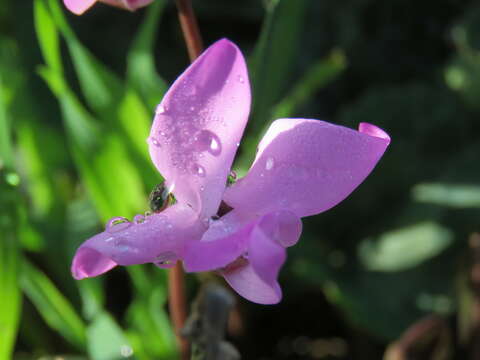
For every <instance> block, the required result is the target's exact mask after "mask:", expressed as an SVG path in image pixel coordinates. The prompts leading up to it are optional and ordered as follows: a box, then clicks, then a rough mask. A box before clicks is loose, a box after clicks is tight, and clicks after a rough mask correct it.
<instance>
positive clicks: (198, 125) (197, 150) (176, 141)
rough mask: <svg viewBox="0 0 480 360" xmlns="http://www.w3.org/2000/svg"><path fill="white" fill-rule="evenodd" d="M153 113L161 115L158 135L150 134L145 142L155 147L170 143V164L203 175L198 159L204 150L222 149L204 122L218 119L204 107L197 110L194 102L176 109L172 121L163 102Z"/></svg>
mask: <svg viewBox="0 0 480 360" xmlns="http://www.w3.org/2000/svg"><path fill="white" fill-rule="evenodd" d="M190 103H191V101H190ZM177 106H178V105H177ZM206 108H207V109H208V107H206ZM155 112H156V115H157V117H158V116H160V117H161V119H159V120H160V122H159V124H160V126H159V128H160V130H158V131H157V132H158V133H157V134H152V135H151V136H150V137H149V139H148V142H149V143H150V144H152V145H153V146H156V147H161V146H162V144H165V145H169V149H175V151H172V152H171V153H170V154H169V155H170V164H171V166H173V167H175V168H177V170H178V171H179V172H180V173H184V174H186V173H188V174H192V175H196V176H198V177H205V176H206V169H205V168H204V166H202V165H201V164H200V161H199V160H200V159H201V158H202V157H203V156H204V154H205V153H207V154H210V155H212V156H219V155H220V154H221V152H222V143H221V141H220V138H219V137H218V136H217V135H216V134H215V133H213V132H212V131H210V130H208V129H206V125H207V124H208V123H209V122H210V121H219V118H218V117H215V116H213V114H211V113H208V110H204V109H203V107H202V110H199V111H197V108H196V107H195V106H194V105H191V106H189V107H188V108H181V111H178V110H176V111H175V121H174V120H173V119H172V117H171V116H170V114H169V109H168V108H167V107H166V106H165V105H162V104H161V105H159V106H158V107H157V109H156V111H155Z"/></svg>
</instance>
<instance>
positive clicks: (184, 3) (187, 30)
mask: <svg viewBox="0 0 480 360" xmlns="http://www.w3.org/2000/svg"><path fill="white" fill-rule="evenodd" d="M176 4H177V9H178V18H179V20H180V26H181V27H182V32H183V37H184V38H185V43H186V45H187V51H188V56H189V57H190V61H193V60H195V59H196V58H197V57H198V55H200V53H201V52H202V51H203V44H202V37H201V36H200V31H199V29H198V25H197V20H196V18H195V14H194V13H193V8H192V2H191V1H190V0H176Z"/></svg>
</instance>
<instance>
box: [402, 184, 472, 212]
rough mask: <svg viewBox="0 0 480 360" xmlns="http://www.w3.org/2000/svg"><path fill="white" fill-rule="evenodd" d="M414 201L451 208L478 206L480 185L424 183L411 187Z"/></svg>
mask: <svg viewBox="0 0 480 360" xmlns="http://www.w3.org/2000/svg"><path fill="white" fill-rule="evenodd" d="M412 196H413V199H414V200H415V201H418V202H423V203H430V204H436V205H442V206H447V207H452V208H479V207H480V186H477V185H466V184H442V183H424V184H418V185H415V186H414V187H413V189H412Z"/></svg>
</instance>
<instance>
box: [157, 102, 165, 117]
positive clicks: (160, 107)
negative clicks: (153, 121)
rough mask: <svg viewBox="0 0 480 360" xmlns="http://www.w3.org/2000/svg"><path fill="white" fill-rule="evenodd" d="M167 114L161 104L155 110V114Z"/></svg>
mask: <svg viewBox="0 0 480 360" xmlns="http://www.w3.org/2000/svg"><path fill="white" fill-rule="evenodd" d="M166 112H167V108H166V107H165V106H163V105H162V104H159V105H158V106H157V108H156V109H155V113H156V114H160V115H161V114H165V113H166Z"/></svg>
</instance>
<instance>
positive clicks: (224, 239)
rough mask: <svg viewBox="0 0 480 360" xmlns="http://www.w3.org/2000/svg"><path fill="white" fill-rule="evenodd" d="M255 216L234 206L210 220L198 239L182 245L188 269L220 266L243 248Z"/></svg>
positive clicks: (234, 256) (231, 260) (212, 268)
mask: <svg viewBox="0 0 480 360" xmlns="http://www.w3.org/2000/svg"><path fill="white" fill-rule="evenodd" d="M255 224H256V221H255V220H252V219H251V218H248V217H245V216H242V213H241V212H239V211H236V210H232V211H230V212H229V213H228V214H226V215H224V216H223V217H222V218H220V219H219V220H216V221H212V222H211V224H210V227H209V228H208V230H207V231H206V232H205V233H204V234H203V236H202V239H201V240H200V241H189V242H188V243H187V244H186V246H185V255H184V258H183V263H184V267H185V270H186V271H188V272H199V271H210V270H216V269H219V268H223V267H225V266H227V265H228V264H229V263H231V262H233V261H234V260H235V259H236V258H238V257H239V256H240V255H242V254H244V253H245V252H246V251H247V247H248V241H249V238H250V232H251V230H252V228H253V226H254V225H255Z"/></svg>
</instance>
